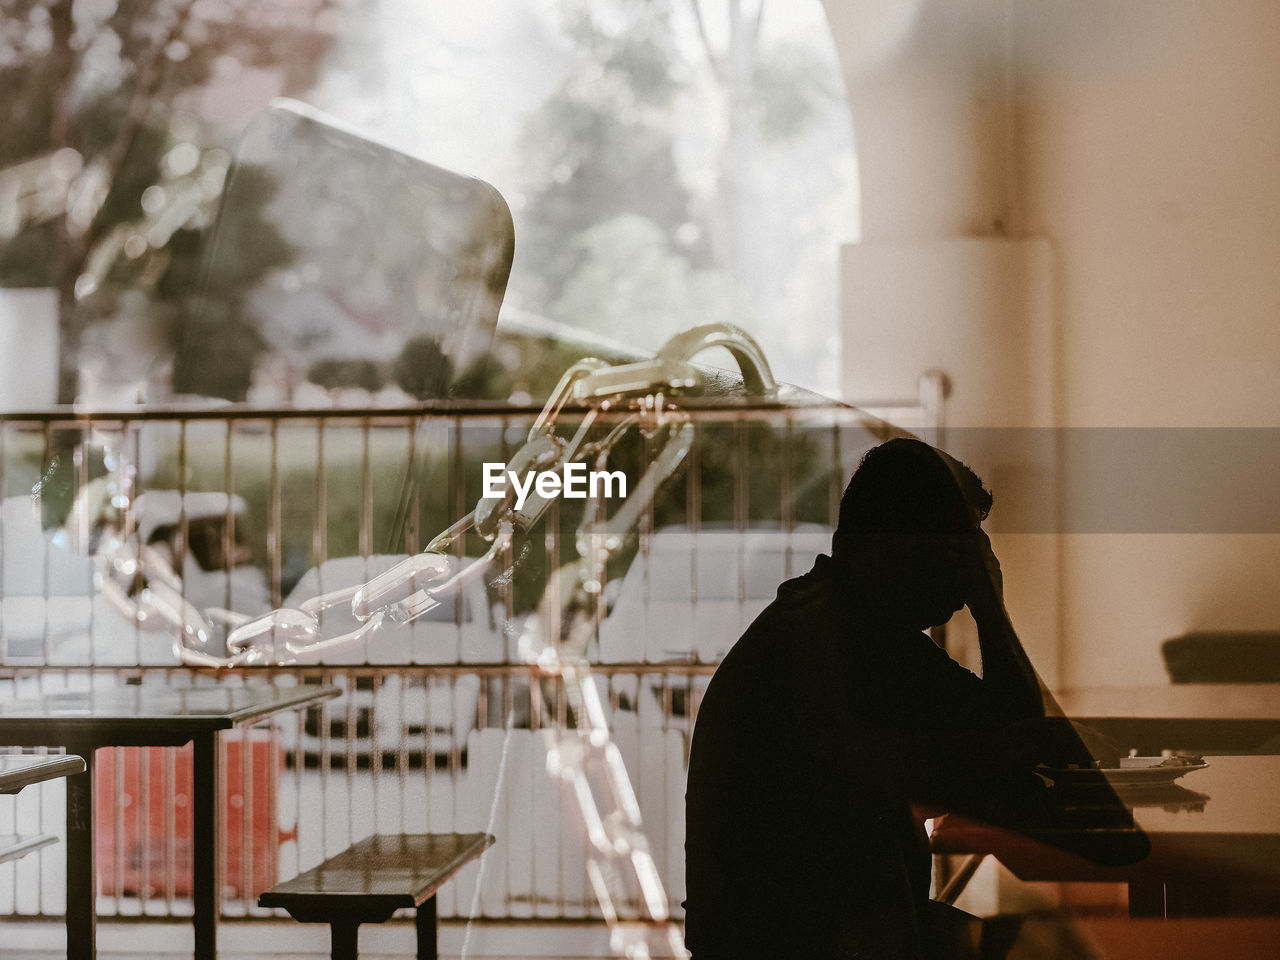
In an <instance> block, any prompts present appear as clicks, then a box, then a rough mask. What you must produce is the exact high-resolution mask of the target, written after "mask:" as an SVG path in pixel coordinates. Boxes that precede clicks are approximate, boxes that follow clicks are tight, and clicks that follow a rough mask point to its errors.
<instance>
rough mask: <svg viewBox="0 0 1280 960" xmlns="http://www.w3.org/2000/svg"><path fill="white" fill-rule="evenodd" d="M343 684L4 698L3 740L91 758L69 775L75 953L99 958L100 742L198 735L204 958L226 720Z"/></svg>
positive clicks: (174, 742)
mask: <svg viewBox="0 0 1280 960" xmlns="http://www.w3.org/2000/svg"><path fill="white" fill-rule="evenodd" d="M340 693H341V691H340V690H339V689H338V688H336V687H323V686H311V685H304V686H295V687H271V686H265V685H264V686H198V687H146V686H129V687H121V688H114V689H109V690H83V691H65V692H59V693H50V694H45V695H44V696H40V697H32V698H30V699H20V700H10V701H8V702H3V703H0V743H12V744H21V745H23V746H38V745H44V746H61V747H66V748H67V751H68V752H70V753H76V754H79V755H81V756H82V757H83V758H84V764H85V776H76V777H71V778H69V779H68V780H67V957H68V960H93V958H94V957H95V956H96V947H95V927H96V921H97V918H96V914H95V897H96V890H95V879H96V876H97V873H96V868H95V864H94V837H93V826H94V823H93V821H94V816H93V762H94V752H95V751H96V750H98V749H99V748H100V747H180V746H183V745H184V744H187V743H191V744H192V753H193V756H192V764H193V770H192V793H193V804H194V810H193V811H192V812H193V837H192V840H193V847H192V861H193V876H192V894H193V901H194V903H193V917H192V924H193V926H194V928H195V957H196V960H214V957H215V955H216V952H217V924H218V891H219V889H220V886H221V884H220V879H219V877H218V867H219V857H218V849H219V840H220V831H221V826H220V821H221V817H220V816H219V814H220V809H221V808H220V803H219V799H218V798H219V797H220V796H221V793H220V788H221V785H220V783H219V780H220V772H219V770H218V763H217V756H218V754H217V738H218V734H219V732H220V731H222V730H229V729H231V728H232V727H236V726H241V725H244V724H252V723H256V722H257V721H259V720H262V719H265V718H266V717H269V716H271V715H272V714H275V713H279V712H281V711H284V710H296V709H298V708H301V707H305V706H308V705H310V704H313V703H315V702H317V701H319V700H324V699H327V698H329V697H336V696H338V695H339V694H340Z"/></svg>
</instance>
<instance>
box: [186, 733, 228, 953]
mask: <svg viewBox="0 0 1280 960" xmlns="http://www.w3.org/2000/svg"><path fill="white" fill-rule="evenodd" d="M221 780H222V777H221V771H220V770H219V757H218V735H217V734H216V733H214V732H212V731H210V732H207V733H200V734H197V735H196V737H195V738H194V740H193V749H192V771H191V794H192V796H191V800H192V804H193V806H194V811H193V814H194V815H193V817H192V820H193V823H192V827H193V829H192V842H191V869H192V874H193V875H192V878H191V893H192V901H193V903H192V908H193V916H192V924H193V926H194V927H195V945H196V949H195V960H216V957H217V947H218V914H219V912H220V910H219V908H220V900H221V898H220V896H219V895H220V893H221V890H222V879H221V878H222V853H223V852H222V849H221V844H220V843H219V842H218V841H219V839H220V837H221V836H222V835H223V831H222V830H221V823H220V820H221V819H222V802H221V798H222V783H221Z"/></svg>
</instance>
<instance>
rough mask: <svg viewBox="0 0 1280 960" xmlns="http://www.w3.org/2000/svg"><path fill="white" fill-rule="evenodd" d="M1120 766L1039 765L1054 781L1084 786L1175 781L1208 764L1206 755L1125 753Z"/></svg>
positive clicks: (1043, 773)
mask: <svg viewBox="0 0 1280 960" xmlns="http://www.w3.org/2000/svg"><path fill="white" fill-rule="evenodd" d="M1121 764H1122V765H1121V766H1119V767H1044V766H1041V767H1036V773H1038V774H1040V776H1042V777H1045V778H1046V779H1048V780H1052V781H1053V782H1054V783H1062V784H1071V785H1079V786H1084V785H1088V784H1095V785H1096V784H1101V783H1102V782H1104V781H1105V782H1106V783H1108V784H1110V785H1111V786H1113V787H1120V786H1148V785H1155V784H1161V783H1173V781H1175V780H1177V779H1178V778H1179V777H1184V776H1186V775H1187V774H1188V773H1192V772H1194V771H1196V770H1203V769H1204V768H1205V767H1207V766H1208V765H1209V764H1208V763H1206V762H1205V761H1204V758H1203V757H1176V756H1175V757H1125V758H1124V760H1122V761H1121Z"/></svg>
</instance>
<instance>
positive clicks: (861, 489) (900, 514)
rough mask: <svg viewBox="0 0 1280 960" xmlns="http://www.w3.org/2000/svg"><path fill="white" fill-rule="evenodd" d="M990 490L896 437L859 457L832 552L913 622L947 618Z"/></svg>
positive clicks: (961, 593)
mask: <svg viewBox="0 0 1280 960" xmlns="http://www.w3.org/2000/svg"><path fill="white" fill-rule="evenodd" d="M990 509H991V494H990V493H989V492H987V490H986V489H985V488H984V487H983V486H982V481H981V480H980V479H979V478H978V476H977V475H976V474H975V473H974V472H973V471H972V470H970V469H969V468H968V467H967V466H965V465H964V464H963V463H960V462H959V461H958V460H955V459H953V458H952V457H950V456H948V455H947V454H945V453H943V452H942V451H940V450H936V449H935V448H933V447H931V446H929V444H927V443H923V442H921V441H919V440H912V439H907V438H899V439H894V440H890V441H888V442H887V443H883V444H881V445H880V446H878V447H874V448H872V449H871V450H870V451H868V453H867V455H866V456H865V457H863V458H862V462H861V463H860V464H859V465H858V469H857V470H856V471H854V474H853V478H852V479H851V480H850V481H849V485H848V487H846V488H845V492H844V497H843V498H842V499H841V501H840V520H839V523H838V525H837V527H836V532H835V536H834V537H833V538H832V553H833V555H834V556H835V558H836V560H837V561H840V562H842V563H844V564H845V565H846V566H856V567H857V568H858V569H859V570H860V571H861V572H862V573H863V575H864V576H865V577H866V578H868V579H870V580H871V581H872V582H873V583H874V584H875V586H876V589H877V591H878V592H879V596H878V597H877V598H876V599H877V603H878V604H879V605H883V606H886V607H890V608H892V610H893V612H894V613H895V614H896V615H898V616H900V617H902V618H903V619H904V620H907V621H910V622H911V624H912V625H913V626H934V625H936V624H939V623H945V622H946V621H947V620H948V619H950V617H951V615H952V614H953V613H954V612H955V611H956V610H958V609H960V607H961V606H963V604H964V602H965V600H966V599H967V597H968V589H969V587H968V582H967V577H968V574H969V567H968V564H969V559H968V558H969V555H970V553H971V551H972V545H971V542H972V540H973V538H974V536H975V533H976V531H977V530H978V526H979V524H980V523H981V522H982V521H983V519H985V518H986V516H987V513H988V512H989V511H990Z"/></svg>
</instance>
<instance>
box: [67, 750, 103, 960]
mask: <svg viewBox="0 0 1280 960" xmlns="http://www.w3.org/2000/svg"><path fill="white" fill-rule="evenodd" d="M94 747H95V744H94V743H92V742H91V741H85V742H69V743H68V744H67V752H68V753H75V754H78V755H80V756H82V757H84V773H82V774H78V775H76V776H74V777H67V919H66V924H67V960H94V958H95V957H97V955H98V952H97V919H98V918H97V904H96V899H97V896H96V888H97V882H98V872H97V867H96V865H95V856H96V851H95V849H94V837H93V828H94V823H93V778H94V760H95V757H94Z"/></svg>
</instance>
